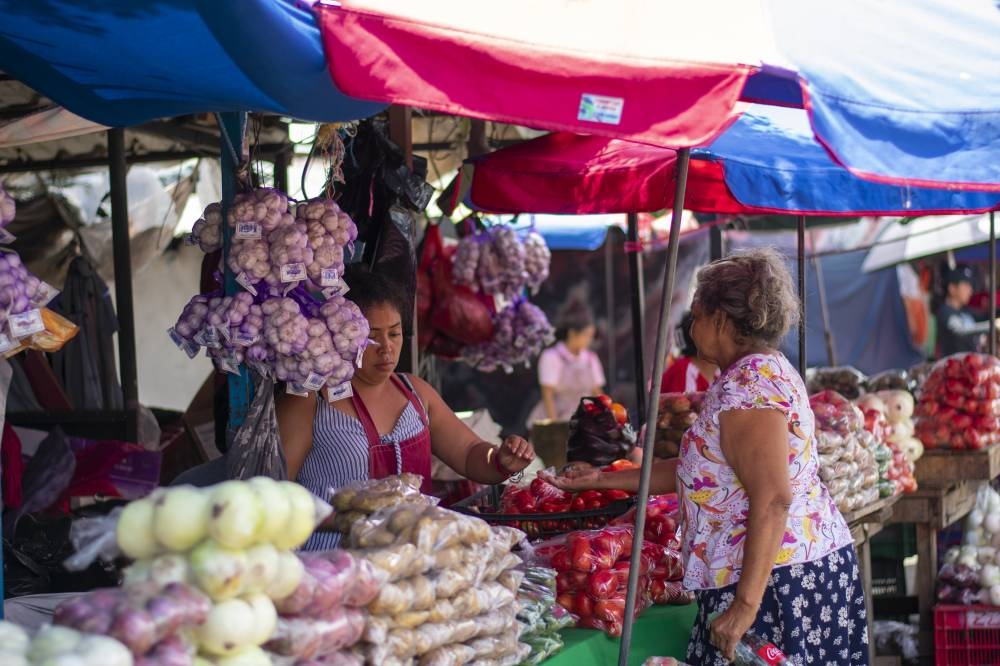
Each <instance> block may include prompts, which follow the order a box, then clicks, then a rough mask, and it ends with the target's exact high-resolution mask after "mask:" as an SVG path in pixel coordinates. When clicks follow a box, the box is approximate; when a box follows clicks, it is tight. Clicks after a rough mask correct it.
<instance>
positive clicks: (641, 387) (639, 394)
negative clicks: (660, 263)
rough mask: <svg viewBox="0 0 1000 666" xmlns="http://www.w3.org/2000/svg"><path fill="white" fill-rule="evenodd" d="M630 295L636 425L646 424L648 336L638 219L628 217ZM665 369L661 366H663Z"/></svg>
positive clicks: (636, 217) (635, 215)
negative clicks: (644, 345) (646, 341)
mask: <svg viewBox="0 0 1000 666" xmlns="http://www.w3.org/2000/svg"><path fill="white" fill-rule="evenodd" d="M628 242H629V246H630V247H631V248H632V250H631V251H630V252H629V253H628V276H629V295H630V296H631V298H632V357H633V358H634V359H635V404H636V413H635V417H636V418H635V422H636V424H639V423H644V422H645V421H646V412H645V407H646V405H645V400H644V399H645V397H646V359H645V353H644V352H643V348H642V343H643V339H644V338H645V332H646V303H645V298H646V287H645V284H644V282H645V280H644V279H643V275H642V252H641V251H640V250H639V248H640V247H641V246H640V245H639V215H638V214H637V213H629V214H628ZM661 365H662V364H661Z"/></svg>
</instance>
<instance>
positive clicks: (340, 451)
mask: <svg viewBox="0 0 1000 666" xmlns="http://www.w3.org/2000/svg"><path fill="white" fill-rule="evenodd" d="M398 376H399V378H400V379H401V380H402V381H403V383H404V384H406V387H407V388H408V389H410V390H411V391H413V392H414V394H415V395H416V392H415V391H414V389H413V385H412V384H411V383H410V380H409V378H408V377H406V376H405V375H398ZM417 399H418V400H419V396H418V398H417ZM317 402H318V404H317V407H316V419H315V420H314V421H313V445H312V448H311V449H310V450H309V453H308V454H307V455H306V459H305V460H304V461H303V463H302V468H301V469H300V470H299V476H298V478H297V479H296V481H298V482H299V483H300V484H302V485H303V486H305V487H306V488H307V489H308V490H309V491H310V492H312V493H313V494H314V495H316V496H317V497H321V498H323V499H326V500H329V498H330V496H331V494H332V493H333V491H335V490H337V489H338V488H342V487H343V486H346V485H349V484H351V483H356V482H358V481H367V480H368V436H367V434H365V427H364V426H363V425H362V424H361V421H360V420H358V419H357V418H355V417H354V416H351V415H349V414H345V413H344V412H342V411H340V410H339V409H337V408H336V407H334V406H333V405H332V404H330V403H329V402H327V401H326V400H324V399H323V397H322V396H317ZM421 404H423V403H421ZM424 411H425V412H426V407H425V408H424ZM423 429H424V422H423V420H422V419H421V418H420V414H419V413H418V412H417V410H416V408H415V407H414V406H413V403H411V402H407V403H406V408H405V409H404V410H403V412H402V413H401V414H400V415H399V419H397V420H396V425H395V427H393V429H392V432H390V433H389V434H388V435H382V443H383V444H392V445H393V446H394V447H395V448H396V465H397V470H401V468H402V457H401V455H400V450H399V444H400V442H405V441H406V440H408V439H410V438H412V437H416V436H417V435H419V434H420V433H421V431H423ZM340 536H341V535H340V533H338V532H315V533H313V535H312V536H311V537H309V540H308V541H306V543H305V545H303V546H302V550H330V549H332V548H336V547H337V545H338V544H339V543H340Z"/></svg>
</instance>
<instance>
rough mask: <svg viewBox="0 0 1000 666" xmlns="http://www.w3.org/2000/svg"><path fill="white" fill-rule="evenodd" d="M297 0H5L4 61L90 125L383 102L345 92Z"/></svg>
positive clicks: (351, 111)
mask: <svg viewBox="0 0 1000 666" xmlns="http://www.w3.org/2000/svg"><path fill="white" fill-rule="evenodd" d="M301 5H302V3H297V2H295V1H294V0H90V1H89V2H80V1H79V0H28V1H25V0H0V16H2V17H3V20H2V21H0V69H2V70H3V71H5V72H7V73H9V74H10V75H12V76H13V77H15V78H17V79H18V80H20V81H22V82H24V83H25V84H27V85H29V86H31V87H32V88H34V89H35V90H38V91H39V92H41V93H42V94H44V95H45V96H47V97H49V98H51V99H53V100H54V101H56V102H57V103H59V104H61V105H63V106H65V107H66V108H67V109H69V110H71V111H73V112H74V113H76V114H78V115H81V116H83V117H85V118H88V119H90V120H93V121H95V122H98V123H101V124H104V125H109V126H117V127H124V126H129V125H136V124H141V123H143V122H147V121H150V120H153V119H156V118H163V117H169V116H177V115H184V114H189V113H201V112H211V111H219V112H222V111H262V112H272V113H277V114H281V115H287V116H291V117H293V118H298V119H303V120H311V121H326V122H332V121H338V120H351V119H356V118H364V117H367V116H370V115H372V114H374V113H377V112H378V111H379V110H381V109H382V108H384V106H385V105H383V104H375V103H371V102H363V101H360V100H356V99H353V98H350V97H347V96H345V95H343V94H342V93H340V92H339V91H338V90H337V88H336V87H334V84H333V81H332V79H331V78H330V74H329V70H328V69H327V63H326V57H325V55H324V52H323V45H322V42H321V40H320V34H319V28H318V27H317V25H316V20H315V16H314V14H313V12H312V11H311V9H310V8H308V7H303V6H301Z"/></svg>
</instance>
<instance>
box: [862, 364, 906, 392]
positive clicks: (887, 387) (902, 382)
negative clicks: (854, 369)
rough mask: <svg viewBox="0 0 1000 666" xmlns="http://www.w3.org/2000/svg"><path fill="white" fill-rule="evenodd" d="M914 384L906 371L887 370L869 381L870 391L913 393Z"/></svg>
mask: <svg viewBox="0 0 1000 666" xmlns="http://www.w3.org/2000/svg"><path fill="white" fill-rule="evenodd" d="M913 388H914V382H913V381H912V380H911V379H910V373H909V372H907V371H906V370H902V369H896V370H886V371H884V372H880V373H878V374H877V375H873V376H872V377H870V378H869V379H868V391H870V392H872V393H875V392H877V391H912V390H913Z"/></svg>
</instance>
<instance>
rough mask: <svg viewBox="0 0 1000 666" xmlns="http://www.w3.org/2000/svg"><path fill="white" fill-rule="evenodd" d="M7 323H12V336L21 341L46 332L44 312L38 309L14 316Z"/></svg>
mask: <svg viewBox="0 0 1000 666" xmlns="http://www.w3.org/2000/svg"><path fill="white" fill-rule="evenodd" d="M7 321H8V322H9V323H10V334H11V335H13V336H14V337H15V338H17V339H19V340H20V339H21V338H26V337H28V336H29V335H34V334H35V333H41V332H42V331H44V330H45V322H44V321H42V311H41V310H38V309H37V308H36V309H34V310H28V311H27V312H21V313H20V314H12V315H11V316H10V318H9V319H8V320H7Z"/></svg>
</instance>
